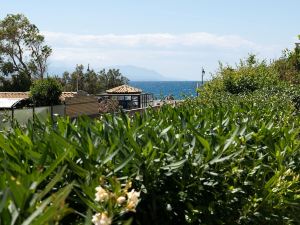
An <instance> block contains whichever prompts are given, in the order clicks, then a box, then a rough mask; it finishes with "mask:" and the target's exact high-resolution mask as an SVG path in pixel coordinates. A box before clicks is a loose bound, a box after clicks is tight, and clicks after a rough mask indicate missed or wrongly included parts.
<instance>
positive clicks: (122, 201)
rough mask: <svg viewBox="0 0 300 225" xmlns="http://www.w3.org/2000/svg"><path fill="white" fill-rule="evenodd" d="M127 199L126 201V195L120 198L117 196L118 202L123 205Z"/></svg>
mask: <svg viewBox="0 0 300 225" xmlns="http://www.w3.org/2000/svg"><path fill="white" fill-rule="evenodd" d="M125 201H126V198H125V197H124V196H120V197H119V198H117V203H118V204H119V205H122V204H123V203H124V202H125Z"/></svg>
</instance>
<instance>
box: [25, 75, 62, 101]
mask: <svg viewBox="0 0 300 225" xmlns="http://www.w3.org/2000/svg"><path fill="white" fill-rule="evenodd" d="M61 93H62V87H61V85H60V83H59V82H58V81H57V80H56V79H54V78H50V77H48V78H46V79H43V80H36V81H35V82H34V83H33V85H32V86H31V88H30V97H31V99H32V101H33V103H34V104H35V105H36V106H49V105H59V104H60V96H61Z"/></svg>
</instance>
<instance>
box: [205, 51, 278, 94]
mask: <svg viewBox="0 0 300 225" xmlns="http://www.w3.org/2000/svg"><path fill="white" fill-rule="evenodd" d="M278 83H280V80H279V75H278V72H277V70H276V69H275V67H274V65H273V64H270V65H268V64H267V63H266V62H265V61H259V60H257V59H256V57H255V55H249V57H248V58H247V59H246V60H244V61H243V60H241V61H240V63H239V64H237V65H236V68H233V67H231V66H229V65H227V66H223V65H222V64H220V68H219V71H218V72H217V74H216V77H215V78H214V79H213V81H212V82H208V83H207V84H206V85H205V86H206V87H207V86H210V88H209V91H222V92H223V91H226V92H229V93H231V94H239V93H249V92H253V91H255V90H259V89H261V88H264V87H271V86H274V85H277V84H278ZM206 91H207V88H206Z"/></svg>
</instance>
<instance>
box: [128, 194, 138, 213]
mask: <svg viewBox="0 0 300 225" xmlns="http://www.w3.org/2000/svg"><path fill="white" fill-rule="evenodd" d="M139 197H140V192H137V191H135V190H134V189H132V190H131V192H129V193H127V198H128V199H127V206H126V209H127V210H128V211H133V212H135V208H136V206H137V204H138V203H139Z"/></svg>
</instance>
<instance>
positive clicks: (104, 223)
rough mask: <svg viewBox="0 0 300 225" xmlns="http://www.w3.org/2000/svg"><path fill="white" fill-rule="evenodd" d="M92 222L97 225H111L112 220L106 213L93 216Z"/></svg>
mask: <svg viewBox="0 0 300 225" xmlns="http://www.w3.org/2000/svg"><path fill="white" fill-rule="evenodd" d="M92 222H93V223H94V224H95V225H110V224H111V218H109V217H108V216H107V214H106V213H97V214H95V215H93V218H92Z"/></svg>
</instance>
